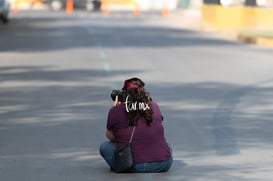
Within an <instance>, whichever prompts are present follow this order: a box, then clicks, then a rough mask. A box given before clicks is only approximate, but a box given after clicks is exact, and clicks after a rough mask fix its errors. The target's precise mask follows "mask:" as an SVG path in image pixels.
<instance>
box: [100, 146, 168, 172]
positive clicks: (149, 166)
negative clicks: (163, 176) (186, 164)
mask: <svg viewBox="0 0 273 181" xmlns="http://www.w3.org/2000/svg"><path fill="white" fill-rule="evenodd" d="M169 147H170V149H171V152H172V148H171V146H170V145H169ZM115 149H116V143H114V142H110V141H106V142H103V143H102V144H101V145H100V154H101V156H102V157H103V158H104V160H105V161H106V163H107V164H108V165H109V166H110V168H111V169H112V170H115V169H114V168H115V159H114V152H115ZM172 162H173V158H172V156H171V157H170V158H169V159H168V160H165V161H159V162H148V163H139V164H134V166H133V167H132V169H131V170H130V171H129V172H134V173H145V172H167V171H168V170H169V168H170V167H171V165H172Z"/></svg>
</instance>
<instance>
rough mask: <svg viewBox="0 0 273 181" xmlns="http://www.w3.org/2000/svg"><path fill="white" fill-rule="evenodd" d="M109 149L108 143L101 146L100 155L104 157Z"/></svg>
mask: <svg viewBox="0 0 273 181" xmlns="http://www.w3.org/2000/svg"><path fill="white" fill-rule="evenodd" d="M106 149H107V142H106V141H105V142H103V143H101V144H100V154H101V155H102V156H103V155H104V153H105V150H106Z"/></svg>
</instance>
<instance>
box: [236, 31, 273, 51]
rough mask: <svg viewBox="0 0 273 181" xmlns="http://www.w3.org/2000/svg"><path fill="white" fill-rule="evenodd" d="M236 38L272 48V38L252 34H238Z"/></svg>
mask: <svg viewBox="0 0 273 181" xmlns="http://www.w3.org/2000/svg"><path fill="white" fill-rule="evenodd" d="M237 39H238V40H240V41H242V42H245V43H251V44H256V45H260V46H265V47H271V48H273V38H262V37H253V36H247V35H242V34H238V35H237Z"/></svg>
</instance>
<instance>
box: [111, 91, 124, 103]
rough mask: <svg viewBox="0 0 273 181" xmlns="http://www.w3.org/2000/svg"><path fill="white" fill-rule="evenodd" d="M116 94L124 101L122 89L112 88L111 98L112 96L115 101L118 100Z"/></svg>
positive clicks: (119, 99)
mask: <svg viewBox="0 0 273 181" xmlns="http://www.w3.org/2000/svg"><path fill="white" fill-rule="evenodd" d="M116 96H118V101H122V100H123V96H122V91H120V90H112V92H111V98H112V100H113V101H115V100H116Z"/></svg>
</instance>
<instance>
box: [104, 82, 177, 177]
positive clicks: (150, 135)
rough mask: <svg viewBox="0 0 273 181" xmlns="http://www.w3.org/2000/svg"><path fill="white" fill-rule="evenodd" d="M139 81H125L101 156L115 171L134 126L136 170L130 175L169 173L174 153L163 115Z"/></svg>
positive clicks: (134, 166) (133, 140)
mask: <svg viewBox="0 0 273 181" xmlns="http://www.w3.org/2000/svg"><path fill="white" fill-rule="evenodd" d="M144 86H145V84H144V82H143V81H142V80H140V79H139V78H131V79H128V80H125V82H124V86H123V88H122V92H121V95H119V96H118V95H117V96H116V99H115V103H114V106H113V107H112V108H111V109H110V111H109V113H108V120H107V126H106V127H107V129H106V137H107V138H108V139H109V141H106V142H104V143H102V144H101V145H100V154H101V156H102V157H103V158H104V159H105V161H106V163H107V164H108V165H109V166H110V168H111V169H112V170H113V171H115V159H114V152H115V150H116V148H121V147H123V146H125V145H126V144H128V141H129V139H130V136H131V133H132V130H133V127H134V126H135V129H134V130H135V131H134V134H133V138H132V143H131V149H132V155H133V162H134V164H133V167H132V168H131V169H130V170H128V171H129V172H166V171H168V170H169V168H170V167H171V165H172V162H173V158H172V151H171V148H170V145H168V144H167V142H166V139H165V136H164V128H163V125H162V121H163V116H162V115H161V112H160V109H159V107H158V105H157V104H156V103H155V102H154V101H152V100H151V98H150V97H149V95H148V93H147V92H146V91H145V89H144Z"/></svg>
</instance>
